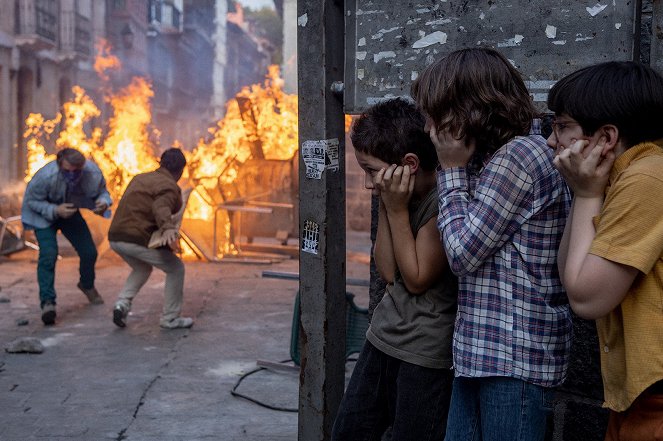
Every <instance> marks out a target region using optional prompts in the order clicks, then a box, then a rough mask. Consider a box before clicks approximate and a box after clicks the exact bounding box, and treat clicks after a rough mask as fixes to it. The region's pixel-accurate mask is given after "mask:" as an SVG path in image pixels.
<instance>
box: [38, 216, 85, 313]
mask: <svg viewBox="0 0 663 441" xmlns="http://www.w3.org/2000/svg"><path fill="white" fill-rule="evenodd" d="M58 230H60V231H62V234H63V235H64V237H66V238H67V240H69V242H71V245H72V246H73V247H74V249H75V250H76V252H77V253H78V257H79V258H80V263H79V266H78V272H79V273H80V283H81V286H82V287H83V288H85V289H90V288H93V287H94V278H95V274H94V265H95V264H96V262H97V248H96V246H95V245H94V241H93V240H92V235H91V234H90V229H89V228H88V226H87V223H86V222H85V219H83V216H81V214H80V213H79V212H76V213H75V214H74V215H73V216H71V217H70V218H68V219H58V220H56V221H55V223H54V224H53V225H51V226H50V227H48V228H40V229H35V237H36V238H37V243H38V244H39V260H38V261H37V282H38V283H39V301H40V304H41V306H42V307H43V306H44V304H45V303H53V304H55V263H56V262H57V259H58V241H57V234H58Z"/></svg>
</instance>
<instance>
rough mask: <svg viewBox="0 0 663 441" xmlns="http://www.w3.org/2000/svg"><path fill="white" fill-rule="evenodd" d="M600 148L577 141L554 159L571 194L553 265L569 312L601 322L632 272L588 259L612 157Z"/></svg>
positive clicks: (629, 268) (634, 271) (631, 278)
mask: <svg viewBox="0 0 663 441" xmlns="http://www.w3.org/2000/svg"><path fill="white" fill-rule="evenodd" d="M604 143H605V138H600V139H599V141H598V142H597V143H596V144H593V145H591V144H590V143H589V141H587V140H579V141H576V142H575V143H574V144H573V145H571V146H570V148H568V149H565V150H563V151H562V152H561V153H559V154H558V155H557V156H556V157H555V159H554V164H555V167H557V169H559V171H560V173H561V174H562V176H564V179H565V180H566V182H567V183H568V184H569V187H571V189H572V190H573V193H574V198H573V207H572V216H571V217H570V218H569V219H568V220H567V226H566V230H565V235H566V234H567V233H568V238H566V250H565V252H564V253H560V256H562V257H561V258H560V260H559V261H558V263H559V264H560V265H563V266H564V270H563V272H560V275H561V276H562V283H563V284H564V288H565V289H566V292H567V295H568V297H569V303H570V304H571V308H572V309H573V310H574V312H575V313H576V314H578V315H579V316H580V317H583V318H587V319H596V318H599V317H603V316H604V315H606V314H608V313H609V312H610V311H612V310H613V309H614V308H615V307H617V305H619V304H620V303H621V302H622V300H623V299H624V297H625V296H626V294H627V293H628V289H629V288H630V286H631V285H632V284H633V282H634V280H635V278H636V276H637V275H638V270H637V269H636V268H635V267H632V266H629V265H624V264H621V263H617V262H613V261H611V260H608V259H604V258H603V257H599V256H596V255H594V254H590V250H591V247H592V242H593V241H594V238H595V236H596V230H595V228H594V217H595V216H598V215H599V214H600V213H601V208H602V206H603V203H604V200H603V199H604V192H605V187H606V185H607V184H608V179H609V176H610V170H611V169H612V165H613V163H614V160H615V155H614V153H613V152H609V153H608V154H605V153H604ZM622 221H626V219H622ZM562 246H564V241H563V242H562ZM564 259H565V261H564Z"/></svg>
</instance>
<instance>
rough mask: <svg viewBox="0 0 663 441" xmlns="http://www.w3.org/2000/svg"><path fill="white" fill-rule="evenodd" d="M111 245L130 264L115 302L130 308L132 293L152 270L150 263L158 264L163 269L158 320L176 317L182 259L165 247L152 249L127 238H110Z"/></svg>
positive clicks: (118, 305)
mask: <svg viewBox="0 0 663 441" xmlns="http://www.w3.org/2000/svg"><path fill="white" fill-rule="evenodd" d="M110 246H111V248H112V249H113V251H115V252H116V253H117V254H119V255H120V257H122V259H124V261H125V262H127V263H128V264H129V266H130V267H131V274H129V277H127V281H126V282H125V283H124V288H122V292H120V296H119V298H118V299H117V302H116V303H115V306H116V307H120V308H121V309H122V310H123V311H125V312H129V311H130V310H131V303H132V301H133V299H134V297H136V294H138V291H139V290H140V289H141V288H142V287H143V285H145V282H147V279H148V278H149V277H150V274H152V267H157V268H159V269H160V270H161V271H163V272H164V273H166V286H165V287H164V303H163V312H162V314H161V320H162V321H164V322H169V321H171V320H173V319H175V318H177V317H179V316H180V311H181V310H182V296H183V290H184V264H183V263H182V260H180V258H179V257H177V256H176V255H175V254H174V253H173V252H172V251H171V250H170V249H167V248H155V249H151V248H147V247H144V246H141V245H137V244H135V243H129V242H111V243H110Z"/></svg>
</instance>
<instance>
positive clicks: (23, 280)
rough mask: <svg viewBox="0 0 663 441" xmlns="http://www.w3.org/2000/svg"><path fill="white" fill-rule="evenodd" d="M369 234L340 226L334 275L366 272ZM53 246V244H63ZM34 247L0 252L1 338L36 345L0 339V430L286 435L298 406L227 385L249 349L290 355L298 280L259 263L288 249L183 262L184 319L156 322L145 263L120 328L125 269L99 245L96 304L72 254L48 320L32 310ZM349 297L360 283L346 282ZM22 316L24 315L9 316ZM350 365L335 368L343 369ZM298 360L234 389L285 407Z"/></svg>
mask: <svg viewBox="0 0 663 441" xmlns="http://www.w3.org/2000/svg"><path fill="white" fill-rule="evenodd" d="M369 248H370V241H369V238H368V233H350V234H349V236H348V250H349V251H348V259H347V276H348V278H354V279H368V275H369V268H368V250H369ZM63 254H66V253H63ZM36 257H37V252H35V251H33V250H24V251H21V252H18V253H14V254H12V255H10V256H9V257H1V258H0V288H1V291H0V298H4V302H2V303H0V343H2V345H3V347H5V346H6V345H8V344H9V343H11V342H13V341H15V340H16V339H19V338H25V337H33V338H35V339H37V340H39V342H41V344H42V345H43V346H44V351H43V352H42V353H40V354H28V353H8V352H5V351H4V350H3V351H0V440H11V441H29V440H54V441H57V440H81V441H83V440H85V441H94V440H129V441H139V440H140V441H142V440H145V441H156V440H159V441H175V440H223V441H263V440H270V441H272V440H273V441H277V440H288V441H291V440H296V439H297V414H296V413H294V412H287V411H282V410H274V409H269V408H267V407H263V406H260V405H258V404H255V403H253V402H251V401H249V400H246V399H242V398H238V397H235V396H232V395H231V393H230V391H231V389H232V388H233V387H234V386H235V385H236V383H237V381H238V380H239V379H240V378H241V377H242V375H244V374H246V373H248V372H250V371H252V370H254V369H255V368H256V361H257V360H268V361H274V362H280V361H284V360H287V359H289V358H290V356H289V347H290V334H291V323H292V309H293V304H294V299H295V295H296V292H297V288H298V285H297V282H296V281H295V280H289V279H277V278H266V277H263V275H262V274H263V271H265V270H268V271H273V272H277V273H278V272H284V273H289V272H297V271H298V262H297V260H296V259H286V260H283V261H280V262H276V263H271V264H246V263H208V262H200V261H187V262H186V280H185V294H184V307H183V314H182V315H184V316H189V317H192V318H194V320H195V323H194V326H193V327H192V328H191V329H179V330H163V329H161V328H160V327H159V315H160V312H161V307H162V295H163V286H164V275H163V274H162V273H161V272H160V271H158V270H155V271H154V272H153V273H152V276H151V278H150V280H149V281H148V282H147V284H146V285H145V287H144V288H143V290H142V291H141V292H140V293H139V294H138V296H137V297H136V299H135V301H134V306H133V310H132V312H131V314H130V315H129V317H128V321H127V327H126V328H124V329H121V328H118V327H116V326H115V325H114V324H113V323H112V308H113V304H114V302H115V298H116V296H117V293H118V292H119V290H120V289H121V287H122V285H123V283H124V280H125V278H126V276H127V275H128V273H129V268H128V266H127V265H126V264H125V263H124V262H123V261H122V260H121V259H120V258H119V257H118V256H117V255H115V254H114V253H113V252H112V251H110V250H109V251H106V252H104V253H103V254H102V256H101V257H100V259H99V261H98V264H97V282H96V286H97V289H98V290H99V292H100V293H101V295H102V297H103V298H104V300H105V304H104V305H99V306H95V305H90V304H88V302H87V300H86V298H85V297H84V296H83V294H82V293H81V292H80V291H78V289H77V288H76V283H77V282H78V258H77V257H74V256H67V257H63V258H62V259H61V260H60V261H59V262H58V264H57V270H56V290H57V292H58V299H57V300H58V305H57V314H58V317H57V320H56V324H55V325H54V326H49V327H46V326H44V325H43V324H42V322H41V319H40V310H39V299H38V288H37V281H36ZM348 290H350V291H352V292H353V293H354V294H355V295H356V301H357V303H358V304H359V305H361V306H365V305H366V304H367V303H368V288H366V287H360V286H350V287H348ZM25 321H27V324H21V322H25ZM350 369H351V365H349V367H348V373H349V371H350ZM298 382H299V376H298V373H297V369H292V370H290V371H286V372H276V371H271V370H262V371H259V372H257V373H255V374H252V375H250V376H248V377H246V378H245V379H244V380H243V382H242V383H241V385H240V386H239V388H238V389H237V391H238V392H240V393H242V394H244V395H247V396H249V397H250V398H254V399H256V400H257V401H260V402H262V403H265V404H267V405H268V406H272V407H274V408H277V409H295V408H297V400H298Z"/></svg>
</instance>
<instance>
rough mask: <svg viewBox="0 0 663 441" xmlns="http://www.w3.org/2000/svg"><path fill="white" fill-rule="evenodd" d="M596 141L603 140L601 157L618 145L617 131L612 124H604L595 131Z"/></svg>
mask: <svg viewBox="0 0 663 441" xmlns="http://www.w3.org/2000/svg"><path fill="white" fill-rule="evenodd" d="M596 136H597V137H598V138H597V139H601V138H603V139H604V140H605V141H604V145H603V151H602V152H601V155H603V156H605V155H606V154H607V153H608V152H609V151H611V150H614V148H615V147H616V146H617V144H618V143H619V129H618V128H617V126H615V125H613V124H606V125H604V126H601V127H600V128H599V129H598V130H597V131H596Z"/></svg>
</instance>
